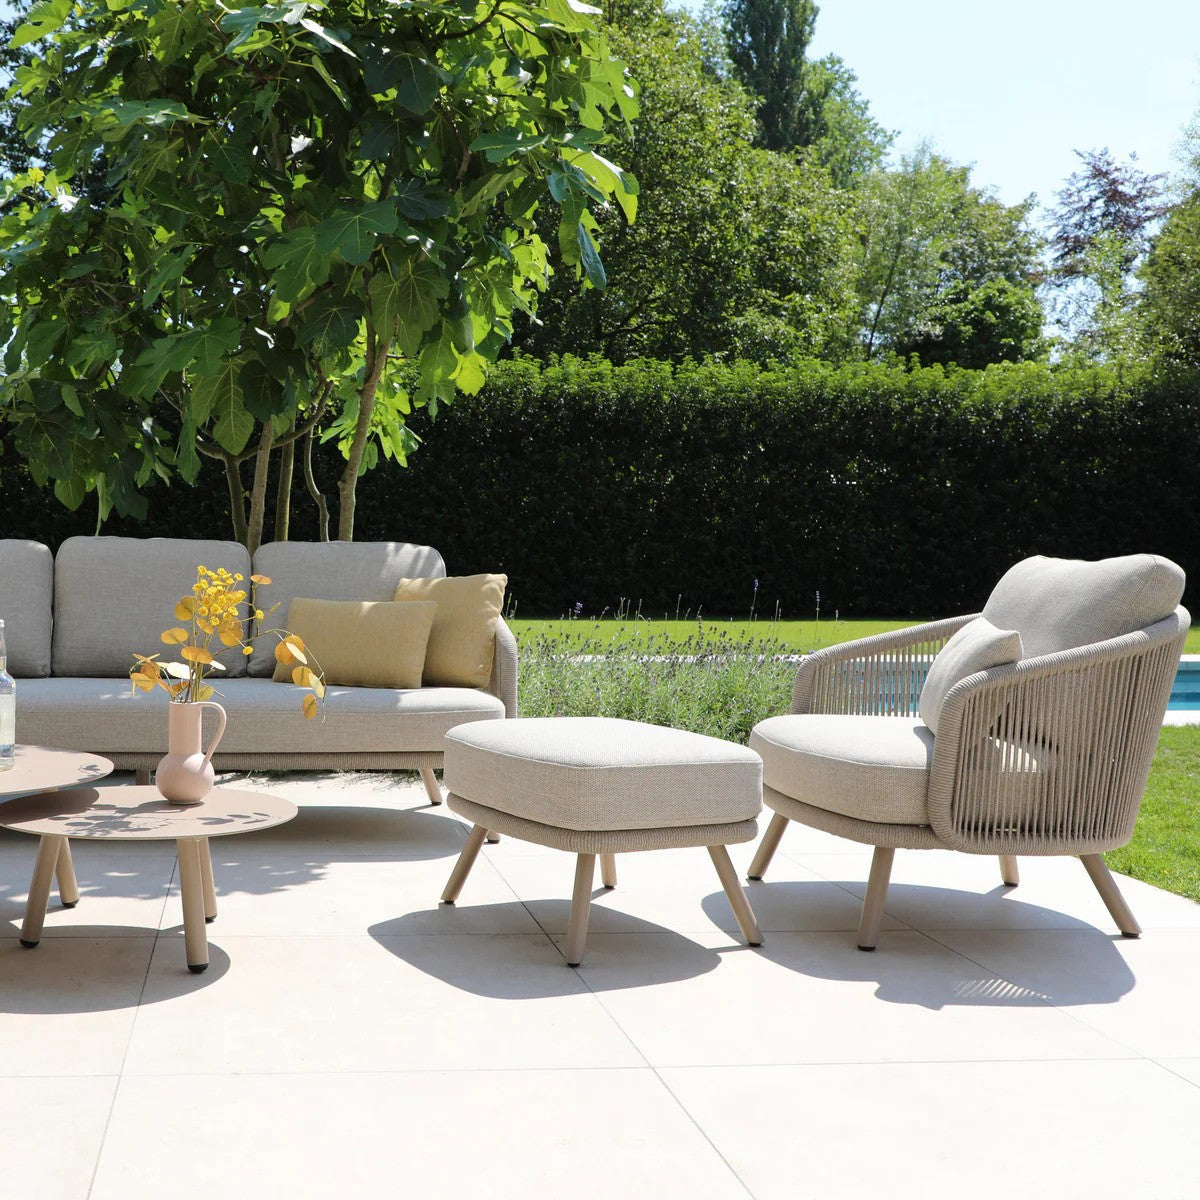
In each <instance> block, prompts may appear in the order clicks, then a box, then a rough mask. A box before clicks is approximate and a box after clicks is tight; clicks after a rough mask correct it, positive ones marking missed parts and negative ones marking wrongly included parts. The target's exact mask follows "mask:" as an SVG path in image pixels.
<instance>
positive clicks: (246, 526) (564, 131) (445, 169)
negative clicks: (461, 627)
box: [0, 0, 637, 547]
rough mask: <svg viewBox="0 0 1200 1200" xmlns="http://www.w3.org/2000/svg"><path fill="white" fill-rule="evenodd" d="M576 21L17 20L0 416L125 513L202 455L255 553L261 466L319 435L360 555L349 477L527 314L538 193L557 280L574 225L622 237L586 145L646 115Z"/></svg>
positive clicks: (135, 13) (144, 13) (540, 245)
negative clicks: (20, 149)
mask: <svg viewBox="0 0 1200 1200" xmlns="http://www.w3.org/2000/svg"><path fill="white" fill-rule="evenodd" d="M593 11H594V10H590V9H586V10H585V9H584V6H582V5H576V4H572V3H571V2H570V0H528V2H524V3H522V2H519V0H488V2H487V3H482V2H481V3H480V4H478V5H471V4H465V5H447V4H444V3H438V2H436V0H406V2H405V3H403V4H395V3H389V2H387V0H329V2H328V3H323V2H321V0H312V2H305V0H286V2H285V3H282V4H277V5H268V6H258V5H255V6H242V7H236V8H229V7H227V6H225V5H223V4H221V3H218V2H217V0H195V2H194V3H189V4H187V5H178V4H174V3H170V2H166V0H143V2H141V3H139V4H137V5H130V6H128V7H125V6H121V5H114V4H111V3H108V2H107V0H80V2H78V3H74V4H72V2H71V0H47V2H46V3H43V4H40V5H38V6H37V7H35V8H34V9H33V10H32V11H31V12H30V14H29V17H28V20H27V21H26V23H25V24H24V25H23V26H22V27H21V28H20V29H19V30H18V32H17V36H16V39H15V45H16V46H17V47H20V46H23V45H33V44H35V43H36V44H37V53H36V54H35V55H34V56H33V57H32V60H31V61H30V62H29V63H28V64H27V65H25V66H23V67H22V68H21V69H20V70H19V72H18V88H19V96H20V99H21V100H22V102H23V103H24V105H25V107H24V110H23V112H22V113H21V118H20V119H21V125H22V128H23V130H24V133H25V136H26V139H27V141H28V143H29V144H30V145H31V146H33V147H36V148H38V150H39V152H40V153H41V154H43V155H44V157H45V158H46V160H47V162H48V164H49V169H48V170H45V171H43V170H42V169H40V168H38V167H34V168H32V169H30V170H29V171H27V172H25V173H23V174H22V175H19V176H17V177H16V178H14V179H13V180H11V181H10V182H9V183H8V186H7V189H6V199H5V213H4V218H3V222H2V224H0V263H2V264H3V266H2V269H0V294H2V295H3V297H4V299H5V300H6V301H7V302H8V306H7V309H6V315H5V318H4V320H5V323H6V324H5V328H4V331H3V338H2V339H0V340H3V341H4V342H7V349H6V354H5V364H4V365H5V368H6V375H5V378H4V379H3V381H0V401H2V402H3V404H4V410H5V413H6V416H7V419H8V421H9V422H10V423H11V424H12V425H13V426H14V429H13V437H14V442H15V445H16V446H17V448H18V450H19V452H20V453H21V454H22V456H23V457H24V459H25V460H26V462H27V463H28V466H29V469H30V471H31V473H32V475H33V477H34V478H35V480H36V481H37V482H39V483H45V482H51V481H52V482H53V483H54V488H55V492H56V494H57V495H58V497H59V499H60V500H62V501H63V502H64V503H66V504H68V505H69V506H77V505H79V504H80V503H82V501H83V499H84V498H85V496H86V495H87V493H88V492H90V491H96V492H97V493H98V495H99V506H100V508H99V511H100V515H101V517H102V518H103V516H104V515H106V514H107V513H108V512H109V511H110V510H111V509H113V508H115V509H116V510H117V511H119V512H124V513H134V514H137V513H139V512H142V511H144V509H145V500H144V497H142V496H141V494H140V489H141V487H142V486H143V485H144V484H145V483H146V482H147V481H148V480H149V479H150V478H151V477H152V476H154V475H157V476H159V477H161V478H163V479H165V480H170V479H173V478H176V477H182V478H183V479H185V480H188V481H192V480H194V479H195V478H196V477H197V475H198V473H199V471H200V457H199V455H206V456H208V457H210V458H212V459H214V460H216V461H217V462H219V463H220V464H221V465H222V466H223V468H224V471H225V474H226V478H227V482H228V486H229V493H230V503H231V508H232V514H233V521H234V528H235V533H236V535H237V536H238V537H239V538H240V539H242V540H244V541H246V542H247V544H248V545H250V546H251V547H254V546H255V545H257V543H258V541H259V539H260V538H261V536H262V527H263V521H264V514H265V510H266V492H267V483H268V472H269V466H270V464H271V461H272V456H273V455H278V454H279V452H280V450H281V448H283V449H284V450H285V451H286V448H287V447H295V446H296V445H297V443H303V444H304V445H305V446H306V447H307V448H308V450H309V451H311V447H312V441H313V438H314V436H315V435H316V434H317V431H318V430H319V429H321V428H322V425H324V426H325V427H326V435H327V436H330V437H332V438H333V439H335V440H337V441H338V443H339V445H340V448H341V449H342V452H343V453H344V455H345V459H346V464H345V469H344V471H343V472H342V476H341V480H340V484H339V499H340V507H339V513H338V536H339V537H343V538H349V537H351V536H352V534H353V529H354V510H355V489H356V482H357V479H358V477H359V475H360V473H361V472H362V471H364V470H366V469H369V467H370V466H371V465H373V463H374V462H375V461H376V459H377V458H378V457H379V456H381V455H382V456H385V457H392V458H396V459H399V460H401V461H403V460H404V457H405V455H406V454H407V453H408V452H409V451H410V450H411V448H412V446H413V444H414V440H413V438H412V435H411V434H410V433H409V432H408V430H407V426H406V420H405V418H406V416H407V415H408V414H409V413H410V412H411V411H412V409H413V408H414V407H419V406H429V407H430V408H431V409H432V408H434V407H435V406H436V405H437V404H438V403H439V402H443V403H444V402H447V401H449V400H451V399H452V398H453V396H454V394H455V392H456V390H457V389H462V390H465V391H473V390H475V389H477V388H478V387H479V386H480V385H481V384H482V382H483V379H484V375H485V370H486V366H487V363H488V362H489V360H491V359H493V358H494V357H495V356H496V354H497V353H498V352H499V350H500V348H501V347H502V346H503V345H504V344H505V341H506V339H507V337H508V336H509V334H510V333H511V330H512V318H513V314H514V312H516V311H517V310H526V311H532V310H533V308H534V307H535V304H536V296H537V290H538V289H539V288H541V287H543V286H544V285H545V281H546V278H547V275H548V273H549V261H548V251H547V244H546V241H545V239H543V237H541V236H540V235H539V233H538V231H537V227H536V223H535V222H536V217H537V214H538V210H539V207H541V206H543V205H544V203H545V200H546V194H547V191H548V193H549V196H550V197H552V198H553V200H554V202H555V205H556V213H557V221H556V222H555V228H554V237H555V240H556V242H557V249H558V253H559V256H560V258H561V259H562V261H563V262H564V263H566V264H567V265H568V267H570V268H572V270H573V272H574V273H576V274H578V275H579V276H581V277H583V278H585V280H586V283H587V284H588V285H589V286H593V287H603V286H604V283H605V272H604V267H603V265H602V264H601V261H600V258H599V255H598V251H597V247H596V242H595V238H594V234H595V232H596V229H597V225H596V221H595V218H594V216H593V215H592V209H593V208H594V207H596V208H600V207H603V206H604V205H606V204H608V203H610V201H615V202H616V203H617V204H619V205H621V206H622V208H623V209H624V211H625V212H626V214H627V216H628V217H632V216H633V212H634V207H635V204H636V192H637V185H636V182H635V181H634V180H633V179H632V178H631V177H629V176H627V175H626V174H625V173H624V172H622V171H621V169H620V168H619V167H617V166H615V165H614V164H613V163H611V162H609V161H608V160H607V159H605V158H604V157H602V156H601V155H600V154H599V152H598V147H599V146H600V145H601V143H603V141H604V140H605V137H606V129H607V127H608V126H609V125H610V124H611V123H612V122H613V121H614V119H619V118H623V119H626V120H627V119H630V118H632V117H633V116H634V115H636V111H637V110H636V105H635V102H634V100H633V90H632V88H631V87H630V85H629V84H628V82H627V80H626V78H625V75H624V72H623V68H622V65H621V64H620V63H619V62H618V61H617V60H615V59H614V58H613V57H612V55H611V53H610V52H609V47H608V42H607V40H606V38H605V36H604V34H603V33H602V32H600V31H597V30H596V29H595V28H593V26H592V24H591V21H592V18H591V16H590V15H589V14H590V13H591V12H593ZM98 163H102V164H103V165H104V168H105V170H104V187H103V189H102V190H100V191H96V192H88V191H83V190H81V188H80V186H79V183H80V181H81V180H83V179H85V178H88V177H89V175H90V173H92V172H94V171H95V169H96V166H97V164H98ZM197 452H199V455H198V453H197ZM248 461H249V462H251V463H252V472H253V482H252V484H251V486H250V488H249V489H248V490H247V489H246V487H245V484H244V481H243V478H242V473H241V472H242V464H243V463H245V462H248ZM285 474H286V472H285ZM309 481H310V483H311V474H310V476H309ZM289 484H290V479H289Z"/></svg>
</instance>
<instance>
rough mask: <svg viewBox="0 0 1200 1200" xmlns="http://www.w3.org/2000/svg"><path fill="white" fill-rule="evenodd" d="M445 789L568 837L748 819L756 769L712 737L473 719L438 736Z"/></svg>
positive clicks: (755, 800)
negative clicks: (579, 832) (566, 832)
mask: <svg viewBox="0 0 1200 1200" xmlns="http://www.w3.org/2000/svg"><path fill="white" fill-rule="evenodd" d="M445 786H446V789H447V791H449V792H452V793H454V794H455V795H458V796H462V797H463V798H464V799H466V800H470V801H474V802H475V803H476V804H481V805H486V806H487V807H489V808H492V809H496V810H498V811H500V812H504V813H510V814H512V815H513V816H516V817H522V818H525V819H526V820H530V821H536V822H539V823H540V824H542V825H548V826H552V827H558V828H562V829H574V830H610V829H661V828H669V827H672V826H695V825H712V824H720V823H727V822H732V821H744V820H750V819H753V818H754V817H756V816H757V815H758V813H759V811H760V809H761V808H762V761H761V760H760V759H759V757H758V755H757V754H755V753H754V752H753V751H752V750H748V749H746V747H745V746H737V745H734V744H733V743H732V742H724V741H721V740H720V739H719V738H712V737H705V736H704V735H703V734H698V733H689V732H687V731H685V730H682V729H667V728H665V727H663V726H659V725H643V724H641V723H640V722H638V721H621V720H616V719H613V718H609V717H531V718H522V719H518V720H509V721H477V722H474V723H472V724H470V725H461V726H459V727H458V728H456V729H452V730H450V732H449V733H447V734H446V765H445Z"/></svg>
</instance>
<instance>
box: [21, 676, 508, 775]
mask: <svg viewBox="0 0 1200 1200" xmlns="http://www.w3.org/2000/svg"><path fill="white" fill-rule="evenodd" d="M215 683H216V687H217V689H218V691H219V693H220V694H219V695H217V696H215V697H214V699H215V700H217V701H218V702H219V703H220V704H222V705H223V706H224V708H225V711H226V712H227V713H228V714H229V727H228V728H227V729H226V731H225V736H224V738H223V739H222V740H221V745H220V747H219V749H218V751H217V759H218V762H219V761H220V756H221V754H222V753H225V754H295V755H298V756H301V757H303V755H304V754H306V753H313V754H342V753H346V754H355V753H380V754H384V753H396V752H401V751H441V750H442V749H443V746H444V742H443V738H444V737H445V734H446V732H447V731H448V730H450V729H452V728H453V727H454V726H456V725H461V724H462V723H463V722H464V721H479V720H489V719H491V718H496V717H503V716H504V704H503V703H502V702H501V701H500V700H498V699H497V698H496V697H495V696H492V695H489V694H488V693H487V692H480V691H476V690H475V689H474V688H412V689H396V688H361V687H330V688H329V689H328V691H327V693H326V696H325V701H324V703H323V704H322V705H321V714H320V716H319V717H318V718H317V719H316V720H315V721H306V720H305V719H304V714H303V713H302V712H301V711H300V698H301V696H302V694H303V693H302V692H301V691H300V689H299V688H294V687H285V686H284V685H283V684H280V683H273V682H272V681H271V680H270V679H221V680H216V681H215ZM130 690H131V689H130V686H129V681H128V680H127V679H84V678H65V679H58V678H51V679H30V680H22V682H21V685H20V692H19V693H18V696H17V737H18V739H19V740H20V741H22V742H30V743H33V744H34V745H41V746H61V747H63V748H64V749H71V750H90V751H93V752H94V753H96V754H134V753H154V754H165V753H166V746H167V713H166V707H167V699H166V696H165V695H164V694H163V693H162V692H157V693H154V694H152V695H149V696H132V695H130ZM212 728H213V726H211V725H210V724H209V723H208V721H207V720H206V721H205V732H206V736H207V735H208V734H209V733H211V730H212Z"/></svg>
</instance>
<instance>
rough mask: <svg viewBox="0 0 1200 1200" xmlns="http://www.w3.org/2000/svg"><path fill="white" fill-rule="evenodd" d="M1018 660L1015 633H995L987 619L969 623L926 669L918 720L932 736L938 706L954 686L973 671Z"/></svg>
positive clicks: (1017, 635)
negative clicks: (919, 719) (923, 723)
mask: <svg viewBox="0 0 1200 1200" xmlns="http://www.w3.org/2000/svg"><path fill="white" fill-rule="evenodd" d="M1020 658H1021V635H1020V634H1019V633H1018V632H1017V631H1016V630H1015V629H997V628H996V627H995V625H993V624H992V623H991V621H989V620H988V619H987V617H976V618H975V620H973V621H969V622H968V623H967V624H966V625H964V626H963V627H962V628H961V629H960V630H959V631H958V632H957V633H956V634H955V635H954V636H953V637H952V638H951V639H950V640H949V641H948V642H947V643H946V644H945V645H944V646H943V647H942V648H941V650H939V651H938V654H937V657H936V658H935V659H934V660H933V663H932V664H931V665H930V667H929V674H928V675H926V676H925V686H924V687H923V688H922V689H921V720H922V721H924V722H925V724H926V725H927V726H928V727H929V728H930V729H931V730H932V731H933V732H934V733H935V734H936V733H937V731H938V721H939V720H940V719H941V715H942V702H943V701H944V700H945V699H946V695H947V693H948V692H949V691H950V689H951V688H952V687H954V686H955V684H958V683H962V681H963V680H964V679H966V678H967V676H969V675H974V674H975V673H976V672H977V671H986V670H988V669H989V668H990V667H1001V666H1004V665H1005V664H1007V663H1015V662H1018V661H1019V660H1020Z"/></svg>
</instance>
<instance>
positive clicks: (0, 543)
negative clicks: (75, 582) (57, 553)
mask: <svg viewBox="0 0 1200 1200" xmlns="http://www.w3.org/2000/svg"><path fill="white" fill-rule="evenodd" d="M53 602H54V558H53V556H52V555H51V553H50V551H49V549H48V548H47V547H45V546H43V545H41V544H40V543H39V542H23V541H17V540H15V539H11V540H0V621H3V622H4V639H5V642H6V644H7V646H8V670H9V674H11V675H15V676H16V677H17V678H22V677H30V676H38V675H49V674H50V629H51V623H50V622H51V606H52V604H53Z"/></svg>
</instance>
